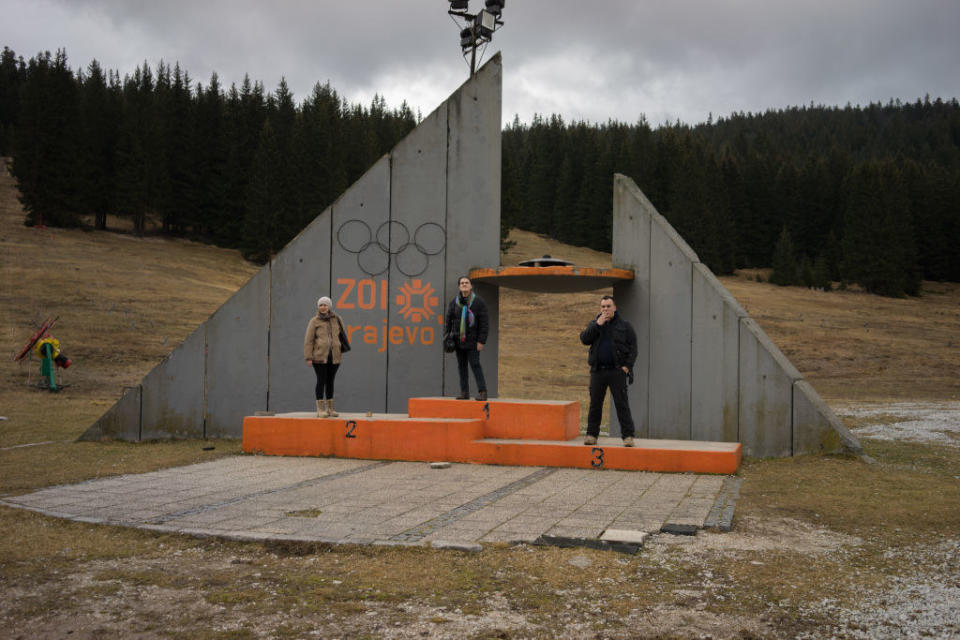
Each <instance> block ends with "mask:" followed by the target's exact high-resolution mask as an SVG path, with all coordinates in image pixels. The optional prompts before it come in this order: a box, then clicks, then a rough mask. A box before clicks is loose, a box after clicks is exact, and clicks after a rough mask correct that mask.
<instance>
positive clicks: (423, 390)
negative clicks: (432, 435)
mask: <svg viewBox="0 0 960 640" xmlns="http://www.w3.org/2000/svg"><path fill="white" fill-rule="evenodd" d="M390 157H391V163H392V164H391V172H390V211H391V217H392V218H393V219H396V220H402V221H403V223H402V224H401V225H396V228H395V230H394V231H395V233H394V234H393V235H391V238H390V242H391V245H392V246H393V250H394V251H397V253H396V260H394V261H393V262H392V263H391V265H390V273H389V276H390V285H391V287H390V288H391V290H392V291H396V290H398V289H399V292H400V293H399V294H397V295H398V298H397V300H395V301H393V303H392V304H391V305H390V313H389V322H388V324H389V325H390V327H391V330H392V331H394V332H396V330H395V329H393V327H399V328H401V330H402V331H403V332H404V333H403V336H402V337H403V340H401V341H400V342H399V344H395V345H391V347H390V358H391V359H393V360H395V361H396V362H400V361H402V362H406V363H407V368H404V367H401V366H397V365H396V364H395V365H394V366H392V367H390V368H389V370H388V373H387V405H386V410H387V411H389V412H392V413H405V412H406V410H407V400H408V399H409V398H412V397H418V396H435V395H441V394H442V393H443V376H442V371H443V350H442V349H441V348H439V345H440V344H441V342H442V340H443V324H442V318H443V312H444V309H445V302H446V301H445V300H444V299H443V296H444V283H445V278H444V272H445V269H444V264H443V261H442V260H441V259H440V257H441V256H442V255H443V253H444V251H445V250H446V240H447V235H446V213H447V202H446V201H447V179H446V174H447V103H444V104H442V105H440V107H439V108H437V110H436V111H434V112H433V113H431V114H430V115H429V116H427V117H426V118H425V119H424V120H423V121H422V122H421V123H420V124H419V125H418V126H417V128H416V129H415V130H414V131H413V132H411V133H410V135H408V136H407V137H406V138H404V139H403V140H402V141H401V142H400V143H399V144H398V145H397V146H396V148H395V149H394V150H393V152H392V153H391V154H390ZM397 302H399V304H397ZM432 302H435V304H431V303H432ZM425 342H426V343H428V344H426V345H425V344H424V343H425ZM410 371H429V372H435V373H434V375H410Z"/></svg>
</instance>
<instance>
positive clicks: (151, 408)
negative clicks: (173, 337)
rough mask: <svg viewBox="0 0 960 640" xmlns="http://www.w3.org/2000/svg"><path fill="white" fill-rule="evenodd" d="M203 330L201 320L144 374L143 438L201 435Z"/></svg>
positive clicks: (204, 332)
mask: <svg viewBox="0 0 960 640" xmlns="http://www.w3.org/2000/svg"><path fill="white" fill-rule="evenodd" d="M206 333H207V324H206V323H203V324H201V325H200V326H199V327H198V328H197V329H196V330H194V332H193V333H191V334H190V335H189V336H187V339H186V340H184V341H183V343H182V344H181V345H180V346H178V347H177V348H176V349H174V350H173V352H172V353H171V354H170V355H168V356H167V357H166V358H165V359H164V360H163V362H161V363H160V364H159V365H158V366H156V367H154V368H153V370H152V371H150V373H148V374H147V375H146V376H145V377H144V378H143V382H142V383H141V386H142V389H143V390H142V394H143V423H142V428H141V431H140V438H141V439H142V440H155V439H157V438H202V437H203V433H204V432H203V419H204V415H203V396H204V379H203V378H204V376H203V369H204V363H205V356H204V347H205V346H206Z"/></svg>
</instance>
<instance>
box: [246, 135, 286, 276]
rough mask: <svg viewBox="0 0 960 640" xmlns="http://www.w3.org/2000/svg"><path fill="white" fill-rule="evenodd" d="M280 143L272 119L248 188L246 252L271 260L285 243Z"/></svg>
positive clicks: (259, 259)
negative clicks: (282, 217) (280, 208)
mask: <svg viewBox="0 0 960 640" xmlns="http://www.w3.org/2000/svg"><path fill="white" fill-rule="evenodd" d="M280 160H281V158H280V147H279V145H278V143H277V136H276V134H275V133H274V131H273V125H272V124H271V121H270V120H269V119H268V120H266V121H265V122H264V123H263V128H262V129H261V131H260V142H259V145H258V146H257V152H256V155H255V157H254V168H255V171H254V172H253V175H252V176H251V180H250V187H249V191H248V199H249V206H248V208H247V211H246V217H245V218H244V224H243V244H242V247H241V248H242V250H243V255H244V257H245V258H247V259H248V260H253V261H255V262H259V263H261V264H262V263H265V262H267V261H268V260H269V259H270V258H271V257H272V256H273V254H274V253H275V252H276V251H277V250H278V249H280V248H281V247H282V246H283V244H282V236H283V229H282V220H281V214H280V212H279V211H278V206H277V202H278V201H279V198H278V196H279V195H280V190H281V189H282V188H283V184H284V177H283V175H282V170H281V169H280Z"/></svg>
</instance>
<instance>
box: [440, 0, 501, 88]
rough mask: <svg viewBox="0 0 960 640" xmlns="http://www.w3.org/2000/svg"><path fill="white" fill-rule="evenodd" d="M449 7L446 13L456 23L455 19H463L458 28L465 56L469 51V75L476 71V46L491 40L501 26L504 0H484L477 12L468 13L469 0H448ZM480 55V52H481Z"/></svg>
mask: <svg viewBox="0 0 960 640" xmlns="http://www.w3.org/2000/svg"><path fill="white" fill-rule="evenodd" d="M448 1H449V3H450V8H449V9H448V10H447V13H449V14H450V16H451V17H452V18H453V21H454V22H455V23H456V21H457V19H460V20H462V21H463V24H462V26H461V29H460V48H461V49H462V50H463V55H464V57H466V55H467V51H470V75H471V76H472V75H473V74H474V73H476V71H477V46H479V44H480V43H481V42H482V43H484V44H486V43H488V42H490V41H491V40H493V33H494V32H495V31H496V30H497V28H498V27H502V26H503V20H501V19H500V18H501V16H502V15H503V7H504V4H505V3H506V0H484V6H485V7H486V8H485V9H481V10H480V11H479V12H478V13H468V9H469V8H470V0H448ZM481 57H483V56H482V52H481Z"/></svg>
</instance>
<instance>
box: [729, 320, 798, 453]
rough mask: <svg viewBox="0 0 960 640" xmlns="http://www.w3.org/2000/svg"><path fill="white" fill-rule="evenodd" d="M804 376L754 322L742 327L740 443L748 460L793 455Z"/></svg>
mask: <svg viewBox="0 0 960 640" xmlns="http://www.w3.org/2000/svg"><path fill="white" fill-rule="evenodd" d="M801 377H802V376H801V375H800V372H799V371H797V369H796V367H794V366H793V365H792V364H791V363H790V361H789V360H787V358H786V356H784V355H783V353H781V351H780V349H778V348H777V346H776V345H775V344H774V343H773V341H772V340H770V338H768V337H767V335H766V334H765V333H764V332H763V330H762V329H761V328H760V326H759V325H758V324H757V323H756V322H755V321H754V320H753V319H752V318H745V319H743V321H741V323H740V441H741V442H742V443H743V454H744V455H745V456H753V457H758V458H763V457H781V456H790V455H793V383H794V382H795V381H797V380H799V379H800V378H801Z"/></svg>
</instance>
